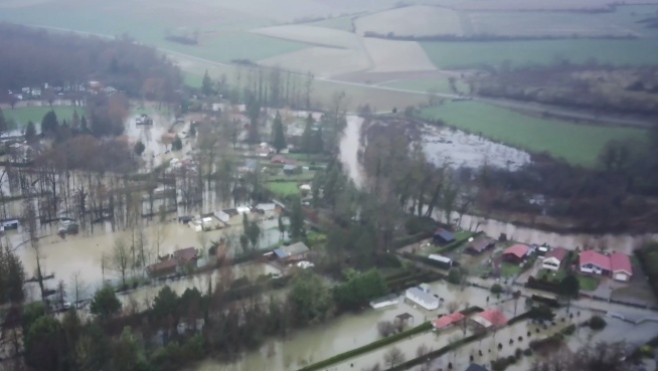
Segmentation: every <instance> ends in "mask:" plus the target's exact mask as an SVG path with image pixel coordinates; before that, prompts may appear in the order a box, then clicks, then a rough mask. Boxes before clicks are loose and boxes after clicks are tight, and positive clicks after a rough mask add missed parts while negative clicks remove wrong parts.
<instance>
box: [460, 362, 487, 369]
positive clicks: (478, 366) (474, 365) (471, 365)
mask: <svg viewBox="0 0 658 371" xmlns="http://www.w3.org/2000/svg"><path fill="white" fill-rule="evenodd" d="M465 371H489V370H487V369H486V368H484V367H483V366H480V365H476V364H475V363H471V364H470V366H468V367H467V368H466V370H465Z"/></svg>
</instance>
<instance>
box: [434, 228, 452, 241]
mask: <svg viewBox="0 0 658 371" xmlns="http://www.w3.org/2000/svg"><path fill="white" fill-rule="evenodd" d="M436 236H439V237H441V238H442V239H443V240H444V241H446V242H450V241H452V240H454V239H455V235H454V234H452V232H450V231H446V230H445V229H443V228H439V229H437V230H436V232H434V237H436Z"/></svg>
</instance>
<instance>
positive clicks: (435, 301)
mask: <svg viewBox="0 0 658 371" xmlns="http://www.w3.org/2000/svg"><path fill="white" fill-rule="evenodd" d="M404 296H405V297H406V298H407V299H409V300H410V301H411V302H413V303H414V304H418V305H420V306H421V307H423V308H425V309H427V310H435V309H438V308H439V298H437V297H435V296H432V294H430V293H428V292H425V291H423V290H421V289H420V288H419V287H412V288H410V289H407V291H406V292H405V294H404Z"/></svg>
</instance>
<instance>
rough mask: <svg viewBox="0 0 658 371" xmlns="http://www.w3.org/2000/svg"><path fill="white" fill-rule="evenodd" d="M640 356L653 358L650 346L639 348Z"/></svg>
mask: <svg viewBox="0 0 658 371" xmlns="http://www.w3.org/2000/svg"><path fill="white" fill-rule="evenodd" d="M640 354H642V356H643V357H645V358H653V356H654V351H653V348H652V347H651V346H649V345H642V346H641V347H640Z"/></svg>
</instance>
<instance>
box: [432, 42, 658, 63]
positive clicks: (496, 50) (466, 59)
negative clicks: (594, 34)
mask: <svg viewBox="0 0 658 371" xmlns="http://www.w3.org/2000/svg"><path fill="white" fill-rule="evenodd" d="M421 45H422V47H423V49H425V52H426V53H427V56H428V57H429V58H430V60H431V61H432V62H433V63H434V64H435V65H436V66H437V67H438V68H471V67H478V66H483V65H489V66H498V65H501V64H502V63H503V62H506V61H508V62H509V63H510V64H511V66H512V67H514V66H527V65H548V64H554V63H555V62H557V61H559V60H568V61H570V62H571V63H585V62H587V61H588V60H591V59H596V60H597V61H598V62H599V63H608V64H613V65H618V66H623V65H630V66H641V65H656V64H658V42H656V40H653V39H639V40H542V41H489V42H422V43H421Z"/></svg>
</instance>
